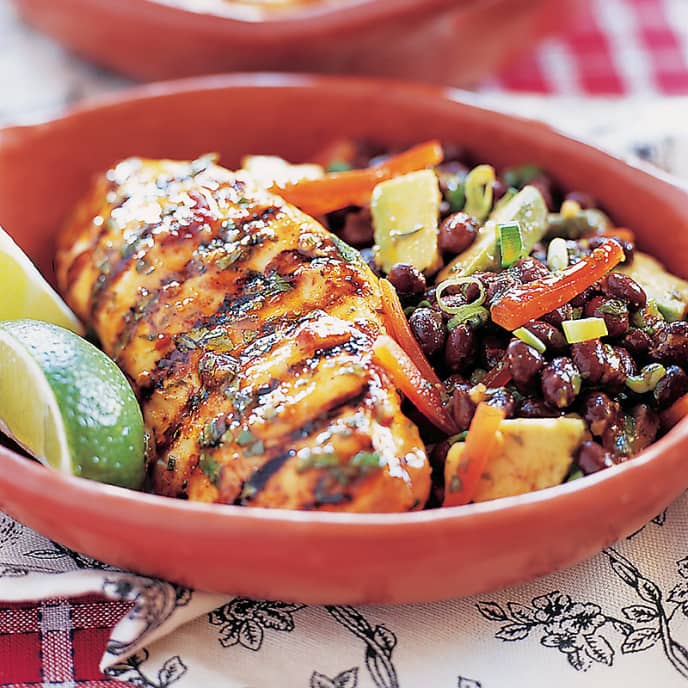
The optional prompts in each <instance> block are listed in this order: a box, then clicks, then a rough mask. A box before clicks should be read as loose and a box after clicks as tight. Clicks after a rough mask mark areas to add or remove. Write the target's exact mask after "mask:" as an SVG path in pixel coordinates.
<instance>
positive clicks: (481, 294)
mask: <svg viewBox="0 0 688 688" xmlns="http://www.w3.org/2000/svg"><path fill="white" fill-rule="evenodd" d="M469 284H475V286H476V287H478V298H477V299H476V300H475V301H472V302H471V303H469V304H462V305H460V306H451V305H449V304H448V303H445V302H444V301H442V294H443V293H444V292H445V291H446V290H447V289H449V288H450V287H465V286H467V285H469ZM435 298H436V299H437V305H438V306H439V307H440V308H441V309H442V310H443V311H444V312H445V313H449V314H450V315H454V314H456V313H458V312H459V311H460V310H461V309H462V308H465V307H466V306H482V305H483V303H485V287H484V286H483V283H482V282H481V281H480V280H479V279H477V278H476V277H450V278H449V279H447V280H444V282H440V284H439V285H438V286H437V289H436V290H435Z"/></svg>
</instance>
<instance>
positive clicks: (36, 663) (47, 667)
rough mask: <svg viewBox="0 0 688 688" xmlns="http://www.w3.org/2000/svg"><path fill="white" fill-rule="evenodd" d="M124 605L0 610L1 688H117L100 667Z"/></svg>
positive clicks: (48, 604)
mask: <svg viewBox="0 0 688 688" xmlns="http://www.w3.org/2000/svg"><path fill="white" fill-rule="evenodd" d="M130 608H131V604H130V603H128V602H113V601H105V600H102V599H101V598H97V597H82V598H78V599H74V600H65V599H55V600H47V601H45V602H41V603H40V604H39V605H36V603H34V602H28V603H26V604H12V605H7V606H3V607H0V686H11V687H12V688H35V687H37V686H41V687H43V686H50V687H51V688H77V687H78V688H116V687H121V685H122V684H121V683H119V682H117V681H113V680H112V679H108V678H106V677H105V676H103V674H102V673H101V672H100V670H99V669H98V665H99V663H100V660H101V658H102V656H103V650H104V648H105V645H106V643H107V641H108V639H109V637H110V634H111V632H112V628H113V626H114V625H115V624H116V623H117V622H118V621H119V620H120V619H121V618H122V617H123V616H124V615H125V614H126V613H127V612H128V611H129V609H130Z"/></svg>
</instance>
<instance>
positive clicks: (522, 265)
mask: <svg viewBox="0 0 688 688" xmlns="http://www.w3.org/2000/svg"><path fill="white" fill-rule="evenodd" d="M511 272H512V273H513V274H514V275H515V276H516V277H517V278H518V279H519V280H521V282H523V283H524V284H525V283H526V282H534V281H535V280H538V279H541V278H543V277H548V276H549V275H551V274H552V273H551V272H550V271H549V268H548V267H547V266H546V265H545V264H544V263H541V262H540V261H539V260H536V259H535V258H531V257H530V256H528V257H527V258H521V259H520V260H519V261H517V262H516V263H515V264H514V266H513V267H512V268H511Z"/></svg>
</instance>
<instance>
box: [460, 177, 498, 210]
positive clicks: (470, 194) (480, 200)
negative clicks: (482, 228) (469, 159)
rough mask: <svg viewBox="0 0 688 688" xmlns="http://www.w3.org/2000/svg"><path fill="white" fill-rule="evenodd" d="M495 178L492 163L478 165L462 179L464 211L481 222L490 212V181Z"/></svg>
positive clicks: (491, 195) (491, 197)
mask: <svg viewBox="0 0 688 688" xmlns="http://www.w3.org/2000/svg"><path fill="white" fill-rule="evenodd" d="M494 180H495V170H494V167H492V165H478V166H477V167H474V168H473V169H472V170H471V171H470V172H469V173H468V174H467V175H466V180H465V181H464V194H465V195H466V205H465V206H464V212H466V213H468V214H469V215H472V216H473V217H475V218H477V219H478V220H480V221H481V222H482V221H483V220H484V219H485V218H486V217H487V216H488V215H489V214H490V210H491V209H492V199H493V196H494V194H493V191H492V183H493V182H494Z"/></svg>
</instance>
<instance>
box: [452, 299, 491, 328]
mask: <svg viewBox="0 0 688 688" xmlns="http://www.w3.org/2000/svg"><path fill="white" fill-rule="evenodd" d="M489 317H490V314H489V313H488V312H487V308H485V307H484V306H477V305H475V304H473V303H471V304H468V305H466V306H460V307H459V310H458V311H457V312H456V315H454V316H453V317H452V318H450V320H449V321H448V322H447V329H448V330H449V331H450V332H451V331H452V330H453V329H454V328H456V327H458V326H459V325H462V324H463V323H465V322H468V321H469V320H475V321H476V325H477V324H479V323H485V322H487V319H488V318H489Z"/></svg>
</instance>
